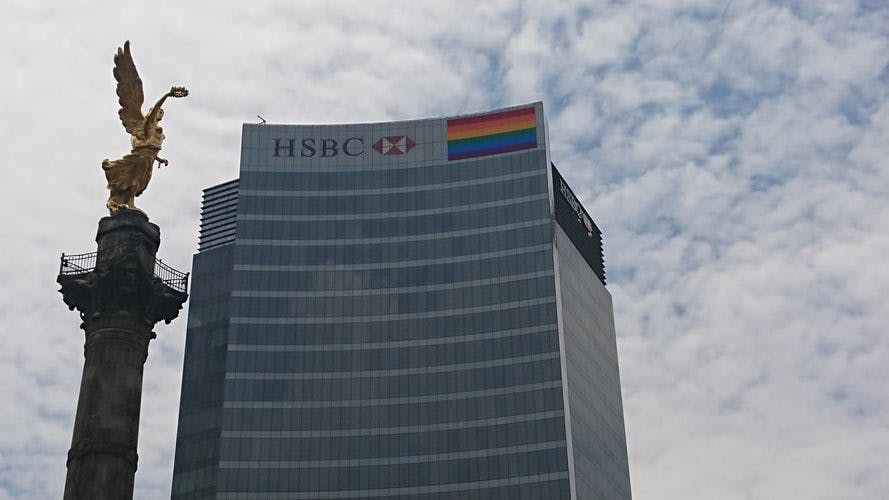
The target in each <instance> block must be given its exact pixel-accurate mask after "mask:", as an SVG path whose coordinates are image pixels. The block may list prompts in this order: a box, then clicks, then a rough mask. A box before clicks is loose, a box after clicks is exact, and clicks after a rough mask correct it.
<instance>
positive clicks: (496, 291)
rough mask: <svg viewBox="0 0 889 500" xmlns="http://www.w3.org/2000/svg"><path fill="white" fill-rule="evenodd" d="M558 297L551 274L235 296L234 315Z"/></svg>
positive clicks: (393, 310)
mask: <svg viewBox="0 0 889 500" xmlns="http://www.w3.org/2000/svg"><path fill="white" fill-rule="evenodd" d="M554 296H555V280H554V279H553V278H552V277H551V276H544V277H539V278H531V279H526V280H521V281H512V282H507V283H499V284H496V285H483V286H474V287H468V288H455V289H450V290H437V291H431V292H408V293H393V294H386V295H357V296H339V297H242V296H241V297H239V296H236V297H233V298H232V309H231V311H232V312H231V314H232V316H238V317H264V318H276V317H293V316H297V317H309V318H313V317H322V316H328V315H344V316H367V315H380V314H402V313H419V312H423V311H449V310H456V309H462V308H467V307H477V306H488V305H492V304H505V303H511V302H518V301H522V300H528V299H535V298H540V297H554Z"/></svg>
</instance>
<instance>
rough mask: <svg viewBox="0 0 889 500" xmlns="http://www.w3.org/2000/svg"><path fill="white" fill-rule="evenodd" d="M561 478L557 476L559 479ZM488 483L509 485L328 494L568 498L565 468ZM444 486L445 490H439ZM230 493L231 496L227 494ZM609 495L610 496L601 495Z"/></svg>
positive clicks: (427, 499)
mask: <svg viewBox="0 0 889 500" xmlns="http://www.w3.org/2000/svg"><path fill="white" fill-rule="evenodd" d="M559 478H560V479H559ZM491 483H497V484H500V483H502V484H509V486H494V487H479V485H478V484H466V485H453V486H445V487H438V488H422V489H421V488H414V489H413V490H414V491H413V492H412V493H407V494H404V495H399V494H394V493H390V492H389V491H387V490H382V491H380V492H376V493H378V494H375V495H373V496H364V495H367V493H362V492H349V491H346V492H339V493H340V494H338V495H336V496H334V495H331V496H329V497H327V498H348V499H349V500H381V499H385V500H568V499H569V498H570V494H571V491H570V486H569V484H568V479H567V472H564V473H557V474H543V475H539V476H528V477H523V478H510V479H506V480H501V481H491V482H489V483H482V484H485V486H487V485H488V484H491ZM440 489H445V490H446V491H438V490H440ZM228 495H231V496H228ZM228 495H226V496H224V497H223V498H222V499H220V500H234V499H238V500H247V498H249V499H250V500H255V499H254V497H252V496H249V494H248V496H242V495H241V494H238V493H230V494H228ZM283 495H284V496H282V497H281V498H288V499H301V498H318V497H314V496H312V493H305V494H304V495H305V496H296V497H294V496H291V495H290V494H286V493H285V494H283ZM264 498H266V499H267V500H278V499H277V498H276V497H264ZM603 498H610V497H607V496H606V497H603Z"/></svg>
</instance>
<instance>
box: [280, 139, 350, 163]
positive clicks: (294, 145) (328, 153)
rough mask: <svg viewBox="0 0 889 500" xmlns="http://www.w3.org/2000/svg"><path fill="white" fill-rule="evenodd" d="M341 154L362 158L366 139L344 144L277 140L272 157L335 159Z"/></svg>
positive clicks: (304, 140)
mask: <svg viewBox="0 0 889 500" xmlns="http://www.w3.org/2000/svg"><path fill="white" fill-rule="evenodd" d="M340 154H343V155H346V156H361V155H363V154H364V138H363V137H350V138H348V139H346V140H344V141H342V143H340V142H338V141H337V140H336V139H315V138H311V137H309V138H303V139H300V140H299V142H297V139H275V146H274V153H272V156H283V157H287V158H297V157H298V158H312V157H315V156H318V157H321V158H333V157H335V156H338V155H340Z"/></svg>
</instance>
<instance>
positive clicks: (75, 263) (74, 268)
mask: <svg viewBox="0 0 889 500" xmlns="http://www.w3.org/2000/svg"><path fill="white" fill-rule="evenodd" d="M96 255H97V252H90V253H76V254H71V255H67V254H64V253H63V254H62V262H61V264H59V274H62V275H69V274H85V273H88V272H90V271H92V270H93V269H95V268H96Z"/></svg>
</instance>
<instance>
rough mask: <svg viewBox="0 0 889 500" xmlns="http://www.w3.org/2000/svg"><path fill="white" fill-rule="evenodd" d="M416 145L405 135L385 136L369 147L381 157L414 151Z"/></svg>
mask: <svg viewBox="0 0 889 500" xmlns="http://www.w3.org/2000/svg"><path fill="white" fill-rule="evenodd" d="M416 145H417V143H416V142H414V140H413V139H411V138H410V137H408V136H406V135H387V136H385V137H382V138H380V140H378V141H377V142H375V143H374V144H373V146H371V147H372V148H373V150H374V151H376V152H377V153H379V154H381V155H383V156H390V155H403V154H406V153H407V152H409V151H410V150H412V149H414V146H416Z"/></svg>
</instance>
